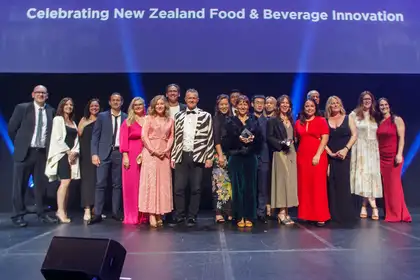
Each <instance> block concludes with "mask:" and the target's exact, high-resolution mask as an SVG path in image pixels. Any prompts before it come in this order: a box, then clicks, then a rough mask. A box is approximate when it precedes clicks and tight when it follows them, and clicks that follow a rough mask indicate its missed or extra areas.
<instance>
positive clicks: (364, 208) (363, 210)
mask: <svg viewBox="0 0 420 280" xmlns="http://www.w3.org/2000/svg"><path fill="white" fill-rule="evenodd" d="M367 216H368V215H367V209H366V206H364V205H362V209H361V210H360V218H362V219H366V218H367Z"/></svg>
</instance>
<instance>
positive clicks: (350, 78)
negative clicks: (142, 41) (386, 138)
mask: <svg viewBox="0 0 420 280" xmlns="http://www.w3.org/2000/svg"><path fill="white" fill-rule="evenodd" d="M297 81H299V83H297ZM0 82H1V83H0V84H1V88H2V89H3V94H2V96H3V97H2V100H1V103H0V112H1V114H2V115H3V117H4V120H5V123H6V124H7V122H8V120H9V118H10V116H11V114H12V112H13V109H14V106H15V105H16V104H17V103H20V102H27V101H30V100H31V92H32V89H33V87H34V86H35V85H37V84H43V85H45V86H47V88H48V91H49V93H50V97H49V98H50V99H49V103H50V104H51V105H52V106H54V107H56V106H57V105H58V102H59V101H60V99H61V98H63V97H65V96H70V97H72V98H73V99H74V102H75V106H76V107H75V109H76V113H77V116H78V119H79V118H80V116H81V115H82V112H83V108H84V106H85V104H86V103H87V101H88V100H89V99H90V98H92V97H98V98H100V100H101V101H102V103H101V105H102V106H103V107H105V108H107V98H108V96H109V94H110V93H112V92H114V91H118V92H120V93H121V94H122V95H123V96H124V98H125V100H126V102H125V104H124V110H125V109H126V108H127V106H128V104H129V102H130V99H131V98H132V97H133V95H134V94H136V93H142V94H144V95H145V97H146V101H148V100H151V98H152V97H153V96H154V95H156V94H161V93H163V92H164V89H165V86H166V85H167V84H169V83H177V84H179V85H180V86H181V88H182V95H181V98H182V99H183V98H184V92H185V90H186V89H188V88H195V89H197V90H198V91H199V94H200V103H199V107H201V108H202V109H204V110H208V111H209V112H211V113H213V111H214V104H215V97H216V96H217V95H218V94H221V93H227V92H228V91H229V90H231V89H233V88H239V89H240V90H242V91H243V92H245V93H246V94H247V95H249V96H251V95H253V94H264V95H273V96H276V97H278V96H280V95H281V94H290V95H292V92H293V89H296V88H299V87H298V85H301V88H299V89H300V90H299V94H300V95H302V97H303V96H305V95H306V93H307V92H308V90H310V89H317V90H319V91H320V93H321V103H322V107H324V104H325V102H326V100H327V98H328V96H330V95H338V96H339V97H341V98H342V99H343V102H344V106H345V108H346V109H347V111H351V110H352V109H353V108H354V107H355V106H356V104H357V100H358V97H359V94H360V93H361V92H362V91H364V90H370V91H371V92H372V93H373V94H374V95H375V96H376V97H377V98H379V97H383V96H384V97H388V98H389V99H390V103H391V106H392V108H393V110H394V112H396V113H397V114H399V115H401V116H402V117H403V118H404V120H405V122H406V126H407V131H406V147H405V154H407V151H408V150H409V148H410V147H411V145H413V144H415V145H417V144H418V143H415V138H416V136H417V134H418V133H419V132H420V120H418V114H417V113H418V112H417V110H419V108H418V106H417V105H418V102H417V97H416V94H417V90H418V88H419V82H420V76H419V75H342V74H305V75H304V74H300V75H296V74H169V73H168V74H166V73H165V74H163V73H162V74H80V75H73V74H65V75H64V74H60V75H57V74H36V75H34V74H0ZM0 129H1V130H2V131H4V130H5V129H7V126H5V125H4V124H2V123H1V122H0ZM419 166H420V161H419V159H418V158H417V157H415V158H414V160H413V161H412V163H411V165H410V166H409V168H408V169H407V171H406V173H405V174H404V177H403V183H404V188H405V193H406V199H407V203H408V204H409V206H419V205H420V200H419V199H418V197H419V194H420V190H418V180H417V178H418V175H417V176H416V172H418V171H419ZM0 176H1V177H0V178H1V182H0V211H10V210H11V204H10V197H11V187H12V186H11V184H12V160H11V155H10V153H9V150H8V149H7V146H6V145H5V143H4V141H0ZM209 176H210V175H209V172H207V174H206V177H205V179H204V180H203V185H204V189H205V191H204V195H203V203H202V207H203V208H209V207H211V195H210V194H211V182H210V177H209ZM53 193H54V189H53V188H51V189H50V194H53ZM70 203H71V205H72V206H73V207H75V208H80V206H79V205H80V198H79V195H78V184H73V185H72V195H71V202H70Z"/></svg>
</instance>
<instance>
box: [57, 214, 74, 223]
mask: <svg viewBox="0 0 420 280" xmlns="http://www.w3.org/2000/svg"><path fill="white" fill-rule="evenodd" d="M55 216H56V217H57V219H58V221H59V222H60V223H61V224H68V223H70V222H71V220H70V219H69V218H68V217H67V216H66V215H65V214H60V213H58V212H57V213H55Z"/></svg>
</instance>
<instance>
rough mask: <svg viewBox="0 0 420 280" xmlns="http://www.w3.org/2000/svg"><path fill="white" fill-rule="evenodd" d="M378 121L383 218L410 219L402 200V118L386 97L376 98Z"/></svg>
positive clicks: (402, 220)
mask: <svg viewBox="0 0 420 280" xmlns="http://www.w3.org/2000/svg"><path fill="white" fill-rule="evenodd" d="M379 110H380V111H381V115H382V118H381V121H380V124H379V127H378V130H377V136H378V143H379V156H380V159H381V174H382V181H383V188H384V201H385V221H386V222H411V216H410V213H409V212H408V209H407V205H406V204H405V200H404V191H403V186H402V183H401V169H402V166H403V161H404V160H403V156H402V155H403V150H404V134H405V126H404V121H403V119H402V118H401V117H398V116H395V115H394V114H393V113H392V111H391V109H390V107H389V103H388V100H387V99H386V98H381V99H379Z"/></svg>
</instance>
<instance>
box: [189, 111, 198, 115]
mask: <svg viewBox="0 0 420 280" xmlns="http://www.w3.org/2000/svg"><path fill="white" fill-rule="evenodd" d="M189 114H196V112H195V111H187V115H189Z"/></svg>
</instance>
